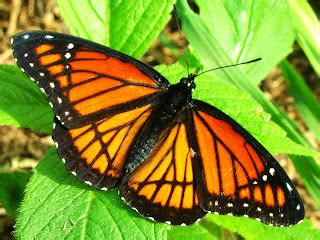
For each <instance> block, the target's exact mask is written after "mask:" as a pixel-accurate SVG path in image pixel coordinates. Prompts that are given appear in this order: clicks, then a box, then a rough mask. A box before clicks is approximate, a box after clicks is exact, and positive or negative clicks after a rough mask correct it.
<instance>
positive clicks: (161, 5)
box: [58, 0, 176, 58]
mask: <svg viewBox="0 0 320 240" xmlns="http://www.w3.org/2000/svg"><path fill="white" fill-rule="evenodd" d="M175 2H176V0H166V1H162V0H156V1H155V0H116V1H111V0H95V1H90V0H83V1H81V4H79V1H78V0H77V1H76V0H63V1H62V0H58V6H59V8H60V12H61V15H62V17H63V19H64V21H65V23H66V24H67V25H68V27H69V28H70V31H71V33H72V34H74V35H76V36H79V37H82V38H86V39H89V40H93V41H95V42H99V43H101V44H103V45H107V46H110V47H112V48H114V49H116V50H118V51H121V52H123V53H126V54H129V55H131V56H133V57H136V58H139V57H141V56H142V54H144V53H145V51H146V50H147V49H148V48H149V47H150V45H151V44H152V42H153V41H154V40H155V38H156V37H157V36H158V35H159V33H160V31H161V30H162V29H163V28H164V26H165V24H166V23H167V22H168V21H169V19H170V12H171V11H172V9H173V4H174V3H175Z"/></svg>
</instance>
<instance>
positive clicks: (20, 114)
mask: <svg viewBox="0 0 320 240" xmlns="http://www.w3.org/2000/svg"><path fill="white" fill-rule="evenodd" d="M52 120H53V112H52V110H51V108H50V106H49V104H48V102H47V100H46V99H45V97H44V95H43V94H42V93H41V91H40V89H39V88H38V87H37V86H36V84H34V83H33V82H32V81H31V80H30V79H29V78H28V77H27V76H26V75H25V74H24V73H23V72H22V71H21V70H20V69H19V68H18V67H15V66H10V65H0V125H13V126H16V127H29V128H31V129H32V130H33V131H39V132H47V133H49V132H51V130H52Z"/></svg>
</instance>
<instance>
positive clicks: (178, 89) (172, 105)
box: [126, 75, 195, 173]
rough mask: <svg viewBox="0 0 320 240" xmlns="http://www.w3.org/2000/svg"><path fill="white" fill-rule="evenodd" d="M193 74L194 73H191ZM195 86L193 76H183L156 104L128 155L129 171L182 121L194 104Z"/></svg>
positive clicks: (127, 170)
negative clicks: (185, 112) (193, 93)
mask: <svg viewBox="0 0 320 240" xmlns="http://www.w3.org/2000/svg"><path fill="white" fill-rule="evenodd" d="M190 76H193V75H190ZM194 88H195V84H194V82H193V78H192V79H191V78H190V77H187V78H182V79H181V80H180V82H179V83H177V84H174V85H171V86H170V87H169V88H168V90H167V91H166V92H165V93H164V94H163V96H162V97H161V98H160V101H158V102H156V103H155V104H154V107H153V108H154V109H153V111H152V114H151V116H150V119H149V120H148V121H147V122H146V123H145V124H144V126H143V128H142V129H141V131H140V134H138V136H137V139H136V141H135V143H134V144H133V147H132V150H131V151H130V154H129V156H128V160H127V161H128V162H127V167H126V168H127V169H126V172H127V173H131V172H132V171H134V170H135V169H136V168H137V167H138V166H139V165H140V164H141V163H142V162H143V161H145V160H146V159H148V157H149V156H150V155H151V154H152V153H153V151H155V149H156V148H157V146H156V145H157V144H159V143H160V142H161V141H162V139H163V138H165V136H166V135H167V133H168V131H170V128H171V127H172V126H173V125H174V124H176V123H177V122H178V121H182V120H183V119H182V115H183V114H182V113H183V112H184V111H185V110H186V109H187V108H189V107H190V106H191V105H192V104H191V103H192V91H193V89H194Z"/></svg>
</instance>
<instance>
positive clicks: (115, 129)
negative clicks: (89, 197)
mask: <svg viewBox="0 0 320 240" xmlns="http://www.w3.org/2000/svg"><path fill="white" fill-rule="evenodd" d="M150 114H151V106H150V105H147V106H145V107H141V108H137V109H134V110H131V111H127V112H123V113H119V114H117V115H114V116H112V117H109V118H106V119H103V120H100V121H98V122H95V123H92V124H88V125H86V126H84V127H81V128H76V129H71V130H68V131H66V130H63V129H62V128H61V127H59V126H57V127H56V128H55V129H54V134H53V135H54V136H53V137H54V139H55V141H56V142H57V143H58V145H59V146H61V148H60V147H59V149H58V150H59V152H60V154H61V157H63V158H65V161H66V166H67V168H69V169H70V171H74V172H75V173H77V174H78V175H80V176H79V177H80V178H81V179H83V180H84V181H90V182H91V183H92V184H93V185H95V186H97V187H100V188H102V187H105V188H111V187H113V185H114V184H115V181H116V180H117V179H118V178H119V177H120V176H121V175H122V174H123V169H124V165H125V162H126V158H127V154H128V150H129V148H130V146H131V144H132V143H133V141H134V139H135V137H136V135H137V134H138V132H139V130H140V128H141V127H142V125H143V124H144V123H145V122H146V120H147V119H148V117H149V116H150ZM69 141H70V142H71V143H72V144H71V146H70V143H69ZM64 147H66V148H68V150H66V149H64ZM66 152H67V153H68V155H66V154H65V153H66ZM93 176H94V177H93Z"/></svg>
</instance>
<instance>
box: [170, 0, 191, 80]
mask: <svg viewBox="0 0 320 240" xmlns="http://www.w3.org/2000/svg"><path fill="white" fill-rule="evenodd" d="M173 13H174V18H175V20H176V23H177V26H178V30H179V38H180V40H181V41H182V47H183V53H184V59H185V61H186V66H187V73H188V75H187V76H189V63H188V57H187V51H186V46H185V44H184V41H183V39H182V34H181V32H182V31H181V27H180V24H179V20H178V16H177V10H176V6H175V5H173Z"/></svg>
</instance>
